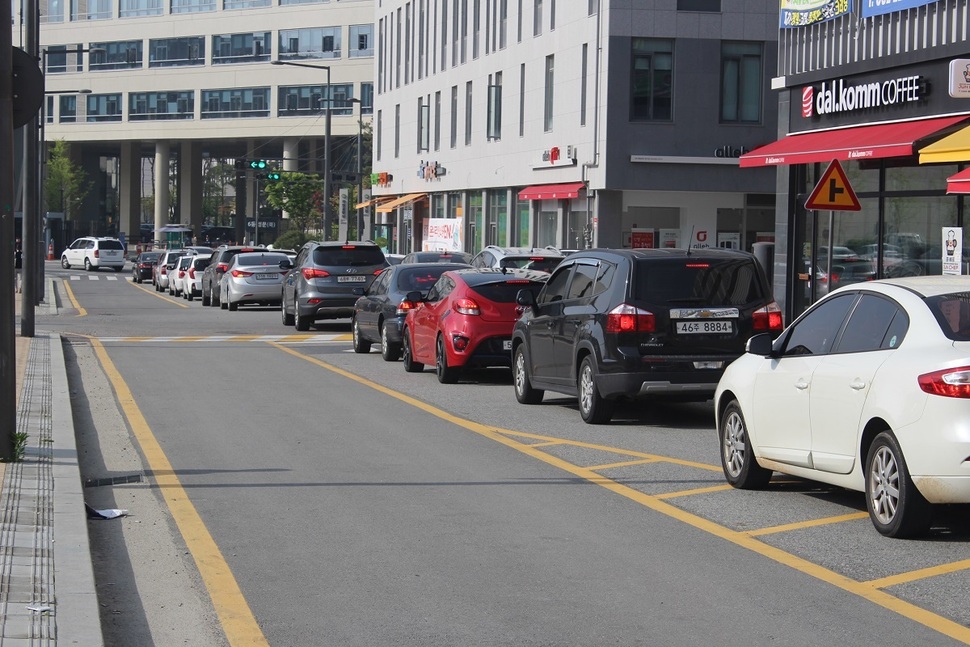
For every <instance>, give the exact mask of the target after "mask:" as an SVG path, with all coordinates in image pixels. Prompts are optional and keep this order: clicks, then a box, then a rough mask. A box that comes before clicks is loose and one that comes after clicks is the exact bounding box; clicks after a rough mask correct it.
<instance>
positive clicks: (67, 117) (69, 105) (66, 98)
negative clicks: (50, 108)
mask: <svg viewBox="0 0 970 647" xmlns="http://www.w3.org/2000/svg"><path fill="white" fill-rule="evenodd" d="M60 104H61V105H60V110H58V122H59V123H62V124H73V123H74V122H76V121H77V96H76V95H73V94H62V95H61V101H60Z"/></svg>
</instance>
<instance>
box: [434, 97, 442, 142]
mask: <svg viewBox="0 0 970 647" xmlns="http://www.w3.org/2000/svg"><path fill="white" fill-rule="evenodd" d="M434 149H435V150H436V151H440V150H441V91H440V90H439V91H437V92H435V93H434Z"/></svg>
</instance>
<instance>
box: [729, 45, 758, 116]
mask: <svg viewBox="0 0 970 647" xmlns="http://www.w3.org/2000/svg"><path fill="white" fill-rule="evenodd" d="M761 59H762V57H761V43H738V42H725V43H722V44H721V122H722V123H744V124H757V123H761V78H762V70H761Z"/></svg>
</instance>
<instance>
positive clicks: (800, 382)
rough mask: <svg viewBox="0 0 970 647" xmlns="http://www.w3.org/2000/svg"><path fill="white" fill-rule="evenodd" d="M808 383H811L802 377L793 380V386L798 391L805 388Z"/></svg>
mask: <svg viewBox="0 0 970 647" xmlns="http://www.w3.org/2000/svg"><path fill="white" fill-rule="evenodd" d="M809 384H811V382H809V381H808V380H806V379H805V378H803V377H800V378H798V379H797V380H795V388H796V389H798V390H799V391H804V390H805V389H807V388H808V385H809Z"/></svg>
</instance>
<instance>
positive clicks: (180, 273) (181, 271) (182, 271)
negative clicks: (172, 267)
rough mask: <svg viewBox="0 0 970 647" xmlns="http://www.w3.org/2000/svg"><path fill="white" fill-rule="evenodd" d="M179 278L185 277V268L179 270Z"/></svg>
mask: <svg viewBox="0 0 970 647" xmlns="http://www.w3.org/2000/svg"><path fill="white" fill-rule="evenodd" d="M179 278H180V279H184V278H185V270H179Z"/></svg>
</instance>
